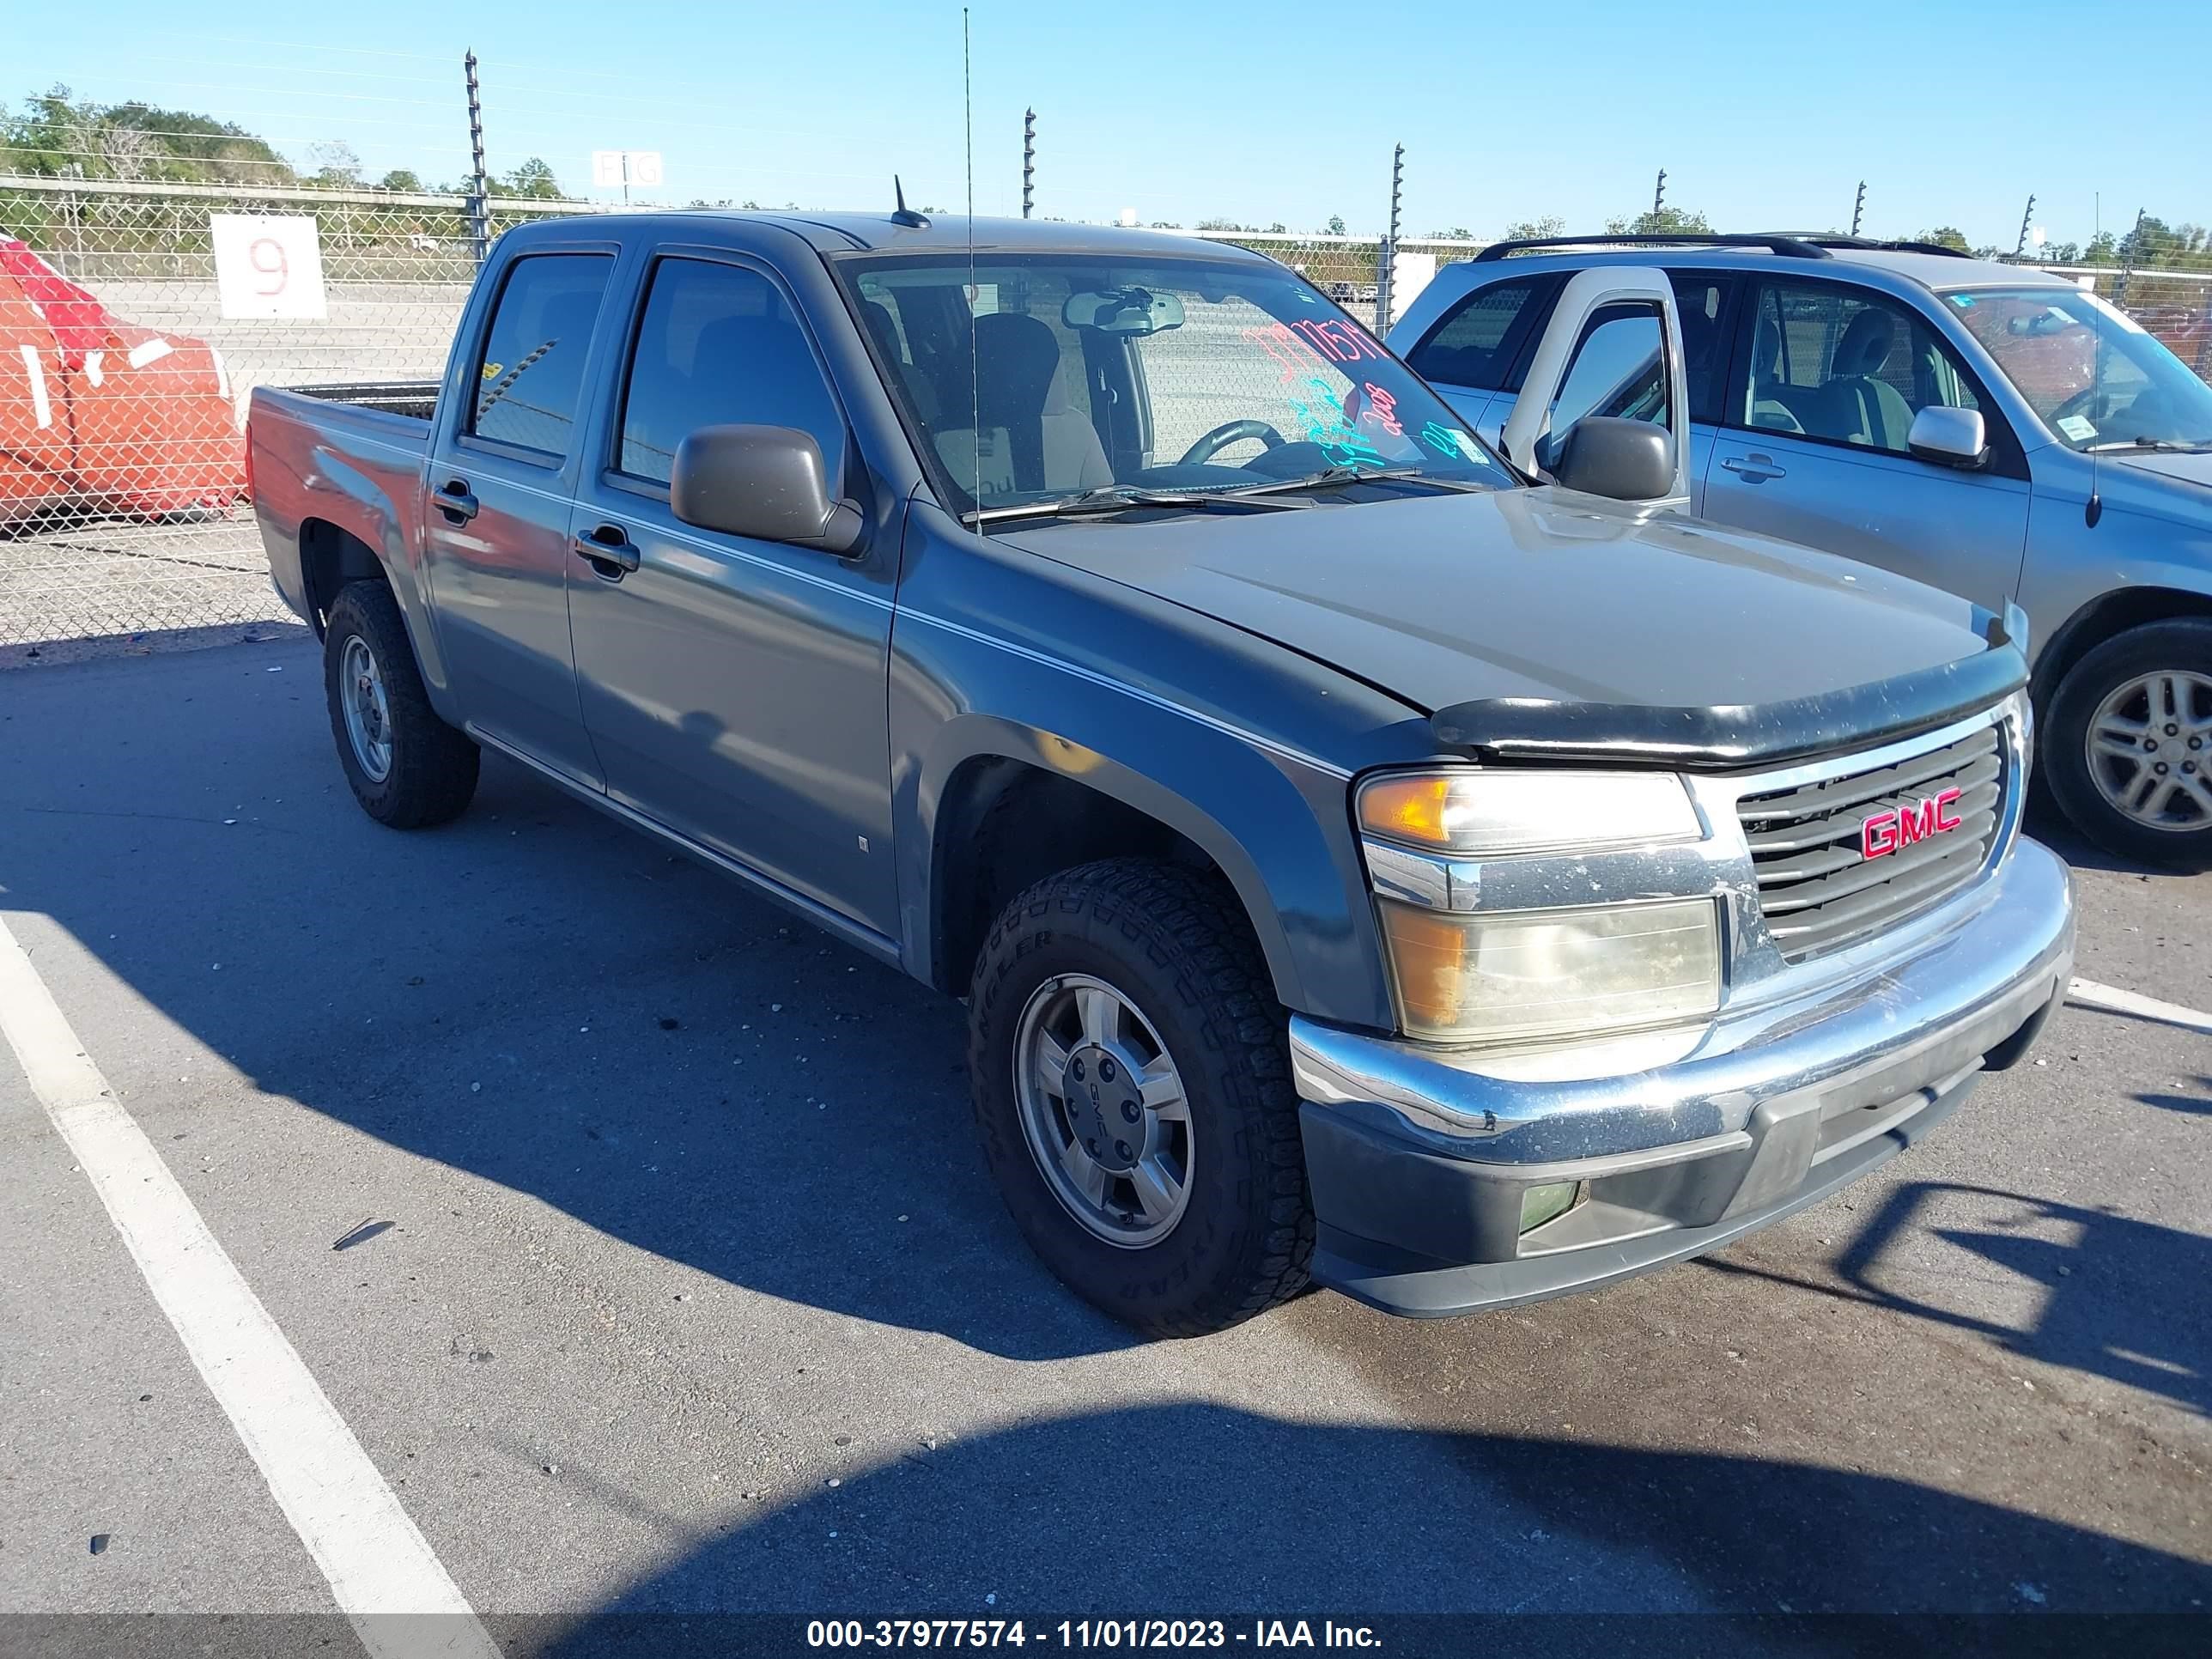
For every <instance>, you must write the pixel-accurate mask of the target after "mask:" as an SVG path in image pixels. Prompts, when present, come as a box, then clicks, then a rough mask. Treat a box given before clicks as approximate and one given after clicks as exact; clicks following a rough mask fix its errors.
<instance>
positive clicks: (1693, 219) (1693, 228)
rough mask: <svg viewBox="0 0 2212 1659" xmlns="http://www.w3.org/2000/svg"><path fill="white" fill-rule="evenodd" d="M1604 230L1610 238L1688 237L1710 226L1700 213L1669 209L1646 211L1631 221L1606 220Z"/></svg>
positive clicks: (1682, 209)
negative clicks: (1654, 211) (1653, 211)
mask: <svg viewBox="0 0 2212 1659" xmlns="http://www.w3.org/2000/svg"><path fill="white" fill-rule="evenodd" d="M1605 228H1606V234H1607V235H1611V236H1688V235H1697V234H1702V233H1704V232H1705V231H1709V230H1711V228H1712V226H1711V224H1710V223H1709V222H1707V221H1706V218H1705V215H1704V214H1702V213H1699V212H1696V211H1694V210H1692V209H1689V208H1672V207H1670V208H1661V209H1660V210H1659V211H1658V212H1656V213H1652V212H1650V211H1648V210H1647V211H1645V212H1643V213H1639V214H1638V215H1637V216H1635V217H1634V218H1633V219H1608V220H1607V221H1606V222H1605Z"/></svg>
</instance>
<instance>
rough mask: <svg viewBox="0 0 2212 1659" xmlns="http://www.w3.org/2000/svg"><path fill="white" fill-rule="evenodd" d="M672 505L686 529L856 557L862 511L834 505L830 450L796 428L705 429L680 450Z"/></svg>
mask: <svg viewBox="0 0 2212 1659" xmlns="http://www.w3.org/2000/svg"><path fill="white" fill-rule="evenodd" d="M668 505H669V508H670V510H671V512H673V513H675V514H676V516H677V517H678V518H679V519H681V520H683V521H684V523H685V524H689V525H696V526H698V527H699V528H700V529H702V530H719V531H720V532H722V533H723V534H724V535H726V536H750V537H751V538H754V539H755V540H757V541H763V542H792V543H795V544H798V545H799V546H801V547H818V548H820V549H821V550H823V552H825V553H836V554H844V553H849V552H851V551H852V550H853V549H854V546H855V545H856V544H858V543H859V541H860V531H861V528H862V526H863V520H862V519H861V517H860V508H859V507H856V506H855V505H854V503H852V502H851V501H831V500H830V499H829V484H828V483H827V481H826V477H825V474H824V471H823V465H822V447H821V445H819V444H817V443H816V442H815V441H814V440H813V438H812V437H811V436H810V435H807V434H806V433H804V432H801V431H799V429H798V428H795V427H788V426H702V427H700V428H697V429H696V430H695V431H694V432H693V433H692V434H691V435H690V436H689V437H687V438H685V439H684V441H683V442H682V443H680V444H678V445H677V446H676V464H675V466H674V468H673V470H672V471H671V474H670V477H669V480H668Z"/></svg>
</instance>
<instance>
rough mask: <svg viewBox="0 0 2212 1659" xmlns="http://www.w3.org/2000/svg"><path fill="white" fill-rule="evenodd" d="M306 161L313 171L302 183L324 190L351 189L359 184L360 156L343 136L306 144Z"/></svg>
mask: <svg viewBox="0 0 2212 1659" xmlns="http://www.w3.org/2000/svg"><path fill="white" fill-rule="evenodd" d="M307 162H308V165H309V166H311V167H313V168H314V171H313V173H310V174H308V175H307V179H305V180H303V182H304V183H307V184H310V185H321V186H322V187H323V188H324V189H325V190H353V189H356V188H358V187H359V185H360V184H361V157H360V156H358V155H355V154H354V150H353V146H352V145H351V144H349V143H346V142H345V140H344V139H343V138H325V139H321V140H319V141H318V142H317V143H312V144H310V145H308V146H307Z"/></svg>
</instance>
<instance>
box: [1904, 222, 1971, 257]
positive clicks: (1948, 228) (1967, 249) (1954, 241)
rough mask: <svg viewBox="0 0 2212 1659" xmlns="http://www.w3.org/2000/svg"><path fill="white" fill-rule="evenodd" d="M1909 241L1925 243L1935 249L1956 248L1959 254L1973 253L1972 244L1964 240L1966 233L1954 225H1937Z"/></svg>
mask: <svg viewBox="0 0 2212 1659" xmlns="http://www.w3.org/2000/svg"><path fill="white" fill-rule="evenodd" d="M1911 240H1913V241H1916V242H1927V243H1929V244H1930V245H1932V246H1936V247H1951V248H1956V249H1958V251H1959V252H1961V253H1972V252H1973V251H1974V249H1973V244H1972V243H1971V242H1969V241H1967V240H1966V232H1964V231H1963V230H1960V228H1958V227H1957V226H1956V225H1938V226H1936V228H1935V229H1933V230H1923V231H1922V232H1921V233H1920V234H1918V235H1917V236H1915V237H1912V238H1911Z"/></svg>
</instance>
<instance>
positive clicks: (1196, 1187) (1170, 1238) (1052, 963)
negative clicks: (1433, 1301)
mask: <svg viewBox="0 0 2212 1659" xmlns="http://www.w3.org/2000/svg"><path fill="white" fill-rule="evenodd" d="M1097 985H1103V986H1104V987H1109V988H1110V989H1111V990H1112V991H1113V992H1115V993H1116V994H1118V998H1119V1000H1120V1001H1121V1003H1122V1004H1123V1005H1124V1006H1125V1008H1126V1009H1127V1012H1124V1013H1122V1014H1121V1016H1120V1018H1121V1031H1122V1035H1121V1036H1118V1037H1117V1038H1116V1039H1115V1045H1114V1048H1113V1051H1114V1053H1115V1054H1125V1055H1127V1057H1128V1059H1129V1060H1131V1061H1132V1062H1134V1061H1138V1060H1145V1059H1146V1058H1147V1056H1149V1055H1151V1054H1152V1050H1153V1049H1154V1048H1155V1046H1156V1047H1157V1049H1158V1054H1163V1055H1165V1056H1167V1057H1168V1059H1169V1061H1170V1065H1171V1066H1172V1067H1173V1069H1174V1072H1175V1073H1176V1075H1177V1076H1178V1077H1179V1079H1180V1081H1181V1091H1180V1092H1181V1094H1182V1099H1183V1101H1184V1106H1183V1108H1182V1118H1181V1121H1179V1122H1178V1121H1176V1120H1175V1117H1174V1108H1173V1107H1172V1105H1171V1104H1168V1105H1163V1106H1162V1107H1161V1109H1159V1110H1158V1112H1155V1111H1154V1110H1152V1109H1151V1108H1150V1107H1146V1108H1142V1109H1138V1110H1137V1111H1136V1112H1135V1113H1134V1114H1133V1115H1132V1116H1130V1117H1129V1118H1128V1119H1127V1121H1128V1122H1134V1123H1137V1124H1138V1126H1139V1127H1138V1128H1137V1129H1136V1130H1134V1131H1133V1132H1131V1133H1133V1135H1141V1136H1145V1137H1147V1139H1146V1140H1145V1141H1144V1142H1143V1143H1142V1144H1143V1146H1146V1147H1151V1148H1157V1149H1158V1154H1157V1157H1155V1158H1153V1159H1152V1163H1151V1164H1150V1165H1149V1166H1148V1167H1152V1168H1153V1169H1154V1170H1155V1171H1156V1174H1155V1180H1154V1185H1153V1187H1152V1194H1153V1196H1154V1197H1156V1198H1157V1197H1158V1196H1159V1195H1160V1193H1161V1191H1162V1189H1163V1187H1164V1185H1165V1184H1167V1183H1165V1182H1161V1181H1160V1180H1158V1175H1157V1171H1158V1170H1170V1171H1172V1170H1173V1168H1174V1166H1175V1165H1176V1162H1177V1161H1178V1160H1177V1154H1178V1153H1179V1154H1180V1163H1181V1168H1182V1175H1183V1176H1184V1179H1183V1181H1182V1187H1181V1191H1182V1206H1181V1208H1180V1211H1179V1213H1177V1214H1176V1217H1175V1218H1174V1219H1173V1220H1172V1221H1171V1222H1170V1223H1169V1224H1168V1225H1167V1226H1166V1227H1165V1229H1164V1231H1158V1233H1157V1236H1156V1237H1149V1238H1146V1239H1144V1240H1142V1241H1141V1242H1139V1241H1138V1240H1136V1239H1135V1238H1134V1237H1133V1229H1122V1230H1121V1232H1120V1235H1119V1237H1118V1238H1109V1237H1103V1236H1101V1234H1100V1233H1099V1232H1098V1231H1097V1225H1098V1216H1097V1212H1096V1210H1095V1208H1092V1206H1086V1205H1085V1200H1083V1199H1082V1198H1080V1197H1076V1198H1073V1199H1071V1198H1064V1197H1063V1196H1062V1192H1063V1191H1066V1190H1068V1188H1067V1187H1066V1185H1063V1184H1057V1182H1056V1178H1055V1177H1054V1176H1048V1173H1047V1170H1046V1165H1045V1161H1044V1160H1045V1158H1046V1156H1047V1154H1046V1152H1044V1151H1042V1150H1033V1146H1035V1145H1036V1142H1037V1141H1039V1140H1041V1139H1042V1136H1043V1135H1044V1134H1047V1133H1049V1134H1052V1135H1054V1136H1055V1137H1056V1138H1057V1139H1060V1140H1062V1141H1069V1142H1072V1141H1073V1139H1076V1138H1077V1137H1078V1136H1079V1135H1080V1133H1082V1130H1081V1129H1080V1128H1079V1127H1076V1126H1078V1124H1079V1121H1080V1123H1081V1124H1085V1125H1089V1126H1091V1127H1099V1126H1101V1125H1103V1124H1106V1123H1109V1122H1111V1123H1112V1124H1113V1125H1114V1126H1115V1133H1119V1131H1120V1130H1121V1128H1122V1127H1124V1119H1123V1118H1122V1117H1121V1114H1123V1113H1125V1112H1129V1111H1130V1109H1131V1108H1132V1106H1133V1098H1132V1094H1133V1091H1132V1088H1131V1082H1130V1079H1129V1078H1128V1076H1127V1067H1126V1066H1122V1067H1119V1068H1117V1067H1115V1066H1114V1065H1113V1064H1112V1063H1111V1059H1110V1057H1109V1056H1108V1055H1107V1050H1106V1049H1105V1048H1085V1047H1084V1046H1082V1033H1081V1032H1080V1031H1079V1029H1078V1023H1077V1022H1079V1015H1080V1013H1081V1012H1082V1007H1077V1008H1074V1009H1071V1010H1070V1011H1069V1012H1067V1013H1066V1016H1065V1018H1066V1019H1067V1020H1069V1021H1070V1022H1072V1023H1069V1024H1063V1025H1060V1027H1059V1028H1058V1029H1059V1030H1061V1031H1063V1032H1065V1033H1066V1035H1067V1036H1068V1037H1069V1039H1070V1045H1069V1055H1068V1059H1069V1067H1068V1070H1067V1071H1066V1072H1064V1073H1061V1079H1062V1084H1063V1086H1064V1087H1065V1088H1066V1089H1067V1090H1070V1091H1073V1094H1072V1095H1070V1096H1069V1097H1067V1098H1066V1099H1056V1098H1055V1097H1053V1096H1052V1095H1051V1094H1050V1093H1049V1091H1040V1090H1039V1089H1038V1088H1037V1087H1036V1085H1030V1087H1029V1088H1028V1089H1026V1090H1025V1089H1024V1087H1023V1086H1021V1085H1018V1083H1017V1079H1016V1075H1015V1073H1016V1065H1017V1048H1018V1047H1021V1048H1024V1049H1026V1048H1027V1042H1026V1041H1025V1039H1024V1032H1025V1030H1028V1029H1029V1027H1028V1025H1027V1024H1026V1022H1028V1021H1029V1020H1030V1019H1031V1018H1035V1019H1036V1020H1038V1021H1039V1022H1041V1023H1042V1024H1040V1027H1039V1029H1044V1027H1045V1026H1048V1025H1049V1024H1050V1023H1051V1018H1052V1014H1051V1011H1052V1010H1054V1009H1056V1008H1062V1007H1064V1006H1066V999H1067V998H1070V997H1073V998H1074V999H1075V1000H1076V1002H1077V1004H1079V1005H1082V1006H1098V1005H1097V1004H1096V1003H1091V1004H1087V1005H1085V1004H1083V999H1084V998H1085V997H1086V996H1090V995H1093V994H1095V993H1094V992H1093V990H1092V989H1091V988H1090V987H1095V986H1097ZM968 1029H969V1048H968V1062H969V1079H970V1083H971V1086H972V1089H973V1092H974V1100H975V1121H976V1125H977V1127H978V1128H979V1130H980V1131H981V1136H982V1141H983V1155H984V1158H985V1160H986V1161H987V1163H988V1164H989V1165H990V1169H991V1173H992V1175H993V1176H994V1178H995V1179H996V1180H997V1182H998V1184H999V1190H1000V1194H1001V1195H1002V1196H1003V1197H1004V1198H1005V1200H1006V1208H1007V1210H1008V1211H1009V1212H1011V1213H1012V1216H1013V1219H1014V1224H1015V1225H1017V1226H1018V1227H1019V1228H1020V1229H1021V1231H1022V1236H1023V1237H1024V1238H1026V1239H1027V1240H1028V1241H1029V1243H1030V1248H1031V1249H1034V1250H1035V1251H1036V1254H1037V1255H1038V1256H1039V1257H1041V1258H1042V1260H1043V1261H1044V1263H1045V1265H1046V1266H1047V1267H1050V1268H1051V1269H1052V1271H1053V1272H1054V1273H1056V1274H1057V1275H1058V1276H1059V1277H1060V1279H1061V1280H1062V1281H1063V1282H1064V1283H1066V1285H1068V1287H1069V1288H1070V1289H1072V1290H1073V1291H1075V1292H1076V1293H1077V1294H1078V1295H1079V1296H1081V1297H1084V1298H1085V1300H1087V1301H1089V1302H1091V1304H1094V1305H1096V1306H1097V1307H1098V1308H1099V1309H1101V1310H1103V1311H1104V1312H1106V1313H1108V1314H1109V1315H1111V1316H1113V1317H1114V1318H1115V1319H1118V1320H1120V1321H1121V1322H1122V1323H1124V1324H1126V1325H1127V1326H1129V1327H1131V1328H1133V1329H1134V1330H1136V1331H1138V1332H1140V1333H1141V1334H1145V1335H1146V1336H1152V1337H1175V1336H1198V1335H1202V1334H1206V1333H1207V1332H1210V1331H1218V1330H1223V1329H1225V1328H1228V1327H1229V1326H1231V1325H1235V1324H1237V1323H1240V1322H1243V1321H1244V1320H1246V1319H1249V1318H1251V1317H1252V1316H1254V1315H1255V1314H1258V1313H1261V1312H1264V1311H1265V1310H1267V1309H1269V1308H1271V1307H1273V1306H1274V1305H1275V1304H1277V1303H1279V1302H1285V1301H1287V1300H1289V1299H1290V1298H1291V1297H1294V1296H1296V1295H1297V1293H1298V1292H1299V1291H1301V1290H1302V1289H1304V1286H1305V1284H1306V1267H1307V1263H1308V1261H1310V1259H1311V1257H1312V1255H1313V1243H1314V1218H1313V1209H1312V1206H1311V1205H1310V1204H1309V1203H1308V1202H1307V1199H1306V1180H1305V1156H1304V1148H1303V1146H1302V1144H1301V1142H1300V1139H1299V1134H1298V1099H1297V1091H1296V1090H1295V1089H1294V1088H1293V1087H1292V1086H1291V1063H1290V1044H1289V1036H1288V1029H1289V1025H1288V1021H1287V1019H1286V1018H1285V1015H1284V1013H1283V1010H1282V1007H1281V1006H1280V1005H1279V1003H1278V1002H1277V1001H1276V1000H1275V995H1274V988H1273V982H1272V981H1271V980H1270V979H1269V977H1268V975H1267V965H1266V963H1264V962H1263V961H1262V960H1261V955H1260V947H1259V944H1258V941H1257V940H1255V939H1254V938H1253V936H1252V932H1251V928H1250V927H1249V925H1248V923H1247V922H1246V921H1245V919H1244V916H1243V912H1242V910H1241V909H1240V908H1238V907H1237V902H1236V901H1235V899H1234V897H1233V896H1232V895H1231V894H1230V893H1229V891H1228V890H1226V889H1225V887H1224V886H1223V885H1222V884H1220V882H1219V881H1218V879H1214V878H1207V877H1205V876H1202V875H1200V874H1198V873H1196V872H1189V871H1184V870H1181V869H1177V868H1175V867H1173V866H1167V865H1163V864H1156V863H1152V862H1150V861H1147V860H1137V859H1115V860H1106V861H1104V862H1102V863H1097V864H1090V865H1085V866H1081V867H1079V868H1078V869H1074V870H1070V871H1067V872H1064V873H1063V874H1060V875H1057V876H1054V877H1051V878H1048V879H1047V880H1044V881H1042V882H1039V883H1038V884H1036V886H1034V887H1031V888H1030V889H1029V890H1028V891H1026V892H1024V893H1023V894H1022V895H1021V896H1019V897H1018V898H1017V899H1015V900H1014V902H1012V904H1010V905H1008V906H1007V907H1006V910H1005V911H1004V912H1003V913H1002V914H1001V915H1000V917H999V919H998V921H997V922H996V923H995V924H994V926H993V927H992V929H991V933H990V936H989V938H988V939H986V940H985V942H984V945H983V949H982V951H981V956H980V957H979V958H978V960H977V963H976V967H975V980H974V984H973V988H972V991H971V994H970V997H969V1028H968ZM1049 1034H1050V1033H1049V1031H1048V1032H1047V1035H1049ZM1085 1053H1090V1054H1092V1055H1093V1057H1094V1060H1093V1064H1092V1065H1091V1066H1090V1067H1089V1068H1088V1073H1089V1076H1088V1079H1087V1080H1086V1081H1085V1082H1083V1083H1076V1082H1073V1081H1072V1080H1071V1079H1072V1078H1073V1076H1074V1074H1075V1073H1076V1071H1077V1069H1078V1068H1079V1066H1080V1063H1081V1060H1082V1056H1083V1054H1085ZM1102 1060H1103V1063H1102ZM1157 1065H1158V1060H1157V1059H1156V1058H1155V1059H1154V1060H1153V1068H1154V1069H1155V1070H1156V1069H1157ZM1150 1074H1151V1073H1147V1075H1150ZM1102 1081H1103V1087H1104V1089H1105V1097H1104V1101H1103V1104H1099V1105H1094V1106H1091V1107H1090V1108H1088V1110H1089V1111H1091V1113H1094V1114H1095V1115H1091V1116H1083V1115H1082V1111H1083V1110H1084V1109H1085V1096H1086V1095H1091V1096H1095V1095H1096V1093H1097V1089H1096V1087H1094V1086H1093V1085H1101V1084H1102ZM1117 1089H1118V1090H1119V1091H1121V1093H1120V1095H1119V1097H1118V1098H1117V1097H1116V1095H1115V1091H1116V1090H1117ZM1032 1110H1038V1111H1041V1112H1042V1115H1043V1117H1044V1119H1045V1121H1046V1124H1047V1127H1045V1128H1044V1129H1042V1130H1039V1129H1036V1128H1033V1127H1024V1120H1025V1117H1026V1116H1027V1115H1029V1114H1030V1113H1031V1112H1032ZM1108 1138H1109V1139H1113V1138H1114V1136H1113V1135H1112V1134H1109V1136H1108ZM1115 1145H1116V1146H1120V1148H1121V1152H1123V1153H1125V1154H1126V1153H1127V1152H1130V1151H1131V1150H1132V1148H1131V1147H1130V1146H1128V1145H1127V1144H1125V1143H1121V1142H1120V1141H1118V1140H1115ZM1100 1150H1101V1151H1102V1153H1104V1154H1105V1155H1106V1156H1107V1157H1108V1158H1112V1156H1113V1155H1112V1153H1111V1152H1110V1151H1109V1149H1107V1148H1105V1147H1103V1146H1102V1147H1101V1149H1100ZM1063 1167H1064V1166H1063ZM1136 1179H1137V1172H1136V1171H1135V1170H1131V1171H1130V1172H1129V1173H1128V1174H1127V1176H1116V1177H1114V1178H1112V1179H1111V1180H1109V1184H1108V1186H1107V1187H1106V1188H1105V1193H1106V1202H1107V1204H1108V1206H1109V1207H1112V1206H1115V1205H1117V1204H1118V1205H1120V1206H1121V1207H1126V1208H1129V1209H1131V1211H1132V1217H1131V1219H1132V1220H1133V1221H1141V1222H1142V1223H1143V1225H1147V1226H1150V1225H1153V1224H1152V1222H1150V1221H1149V1219H1146V1218H1143V1217H1139V1216H1137V1215H1136V1214H1135V1213H1134V1211H1135V1206H1136V1205H1137V1203H1138V1202H1139V1200H1137V1188H1136V1186H1135V1181H1136ZM1079 1207H1085V1208H1092V1212H1093V1219H1092V1220H1091V1221H1085V1220H1084V1219H1082V1218H1080V1217H1079V1213H1078V1208H1079ZM1110 1225H1111V1224H1110V1223H1109V1226H1110Z"/></svg>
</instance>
